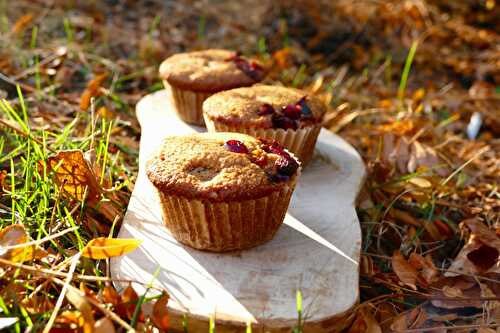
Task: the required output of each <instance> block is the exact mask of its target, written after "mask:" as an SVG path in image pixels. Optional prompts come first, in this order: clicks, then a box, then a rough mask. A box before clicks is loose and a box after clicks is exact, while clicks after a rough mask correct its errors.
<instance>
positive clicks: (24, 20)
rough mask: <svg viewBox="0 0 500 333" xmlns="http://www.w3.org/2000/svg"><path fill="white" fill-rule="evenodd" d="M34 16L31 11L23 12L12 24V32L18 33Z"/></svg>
mask: <svg viewBox="0 0 500 333" xmlns="http://www.w3.org/2000/svg"><path fill="white" fill-rule="evenodd" d="M33 19H34V16H33V14H32V13H28V14H24V15H23V16H21V17H20V18H19V19H18V20H17V21H16V23H14V25H13V26H12V30H11V31H12V32H13V33H15V34H19V33H21V32H23V31H24V29H26V27H27V26H28V25H29V24H30V23H31V22H32V21H33Z"/></svg>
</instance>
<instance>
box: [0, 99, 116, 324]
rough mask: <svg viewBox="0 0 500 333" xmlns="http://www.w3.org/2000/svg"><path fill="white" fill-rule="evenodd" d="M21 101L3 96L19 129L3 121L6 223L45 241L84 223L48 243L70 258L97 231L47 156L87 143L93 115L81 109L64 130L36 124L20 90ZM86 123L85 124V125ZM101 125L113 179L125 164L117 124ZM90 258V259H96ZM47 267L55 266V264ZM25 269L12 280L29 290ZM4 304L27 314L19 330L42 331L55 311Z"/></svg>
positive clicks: (4, 114) (0, 220) (0, 222)
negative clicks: (114, 139)
mask: <svg viewBox="0 0 500 333" xmlns="http://www.w3.org/2000/svg"><path fill="white" fill-rule="evenodd" d="M18 100H19V103H18V105H17V106H16V107H14V106H13V105H12V104H10V103H9V102H7V101H6V100H2V101H0V119H2V118H3V119H6V120H8V121H9V123H8V125H9V126H11V127H12V128H17V129H18V130H17V131H15V130H13V129H12V128H11V127H7V126H5V123H2V124H0V126H1V128H2V138H1V140H0V142H1V144H0V148H1V150H3V151H6V152H7V153H6V154H2V155H1V157H0V169H3V170H6V171H7V178H6V181H5V184H4V193H3V194H2V195H1V197H0V204H1V206H0V208H2V211H0V228H1V229H3V228H5V227H7V226H9V225H11V224H14V223H22V224H23V225H24V226H25V228H26V230H27V231H28V233H29V234H30V235H31V237H32V238H33V239H35V240H39V239H41V238H43V237H45V236H48V235H50V234H52V233H53V231H51V229H53V228H54V227H55V226H56V225H59V228H58V231H61V230H63V229H65V228H68V227H74V226H76V227H78V228H76V229H75V230H74V231H73V232H70V233H68V234H66V235H64V236H62V237H60V238H58V239H57V240H52V241H51V242H50V243H48V244H49V247H50V248H52V249H53V250H54V251H55V252H54V253H60V254H61V255H62V257H61V259H60V260H63V259H65V258H69V256H70V254H69V253H70V252H68V250H72V249H74V250H81V249H82V248H83V247H84V245H85V243H86V242H87V241H88V240H89V239H90V238H91V235H90V234H89V233H88V231H87V230H86V229H85V228H84V227H82V222H83V217H84V216H83V211H82V210H81V209H79V210H77V211H76V214H75V213H73V214H72V213H71V212H70V210H71V208H72V207H74V206H75V205H76V206H80V207H81V208H83V206H84V203H83V202H82V203H75V202H72V200H70V199H68V198H65V197H63V196H61V193H60V192H59V186H57V184H55V183H54V180H53V177H52V175H51V174H50V173H49V172H48V169H47V165H46V161H47V158H48V157H49V155H50V154H51V151H55V150H68V149H82V148H85V147H87V146H88V144H89V142H90V136H91V134H92V133H91V132H90V126H85V124H87V123H88V122H89V121H90V117H89V115H88V114H79V115H78V116H77V117H76V118H75V119H74V120H73V121H72V122H70V123H69V124H67V125H66V126H64V127H63V128H61V129H57V128H56V127H53V128H51V129H50V130H46V129H38V128H32V125H31V124H30V123H29V121H28V119H29V108H30V107H29V105H27V104H26V103H25V101H24V98H23V95H22V94H21V91H20V90H19V98H18ZM82 124H83V125H84V126H81V125H82ZM98 126H102V127H101V128H102V129H103V130H102V131H99V132H98V133H97V134H96V142H97V146H98V147H100V154H101V162H102V163H101V165H100V166H101V167H102V168H103V170H104V171H103V173H102V174H101V179H103V177H104V175H105V172H108V173H109V175H110V178H114V177H115V176H116V173H117V172H118V171H119V170H120V169H119V168H116V167H115V168H113V167H112V165H110V163H109V161H110V157H111V156H110V154H109V152H108V148H109V143H110V133H111V129H112V128H113V124H112V123H111V122H108V123H106V122H105V121H101V120H99V121H98ZM82 127H83V128H85V129H84V130H83V131H82V130H81V129H79V128H82ZM21 133H22V134H21ZM112 157H114V155H113V156H112ZM86 262H87V264H88V263H89V262H91V261H86ZM94 265H95V264H94ZM46 267H47V268H50V266H46ZM83 269H88V267H83V266H79V267H78V268H77V272H82V273H83ZM91 270H92V271H94V272H95V273H96V274H97V275H104V273H103V272H101V269H100V268H99V267H98V266H94V267H92V268H91ZM20 272H21V271H19V270H18V271H17V272H16V275H17V280H15V281H14V280H13V281H11V283H14V284H18V283H23V285H25V286H26V287H27V288H28V289H33V287H35V286H36V282H35V281H36V280H33V281H32V278H33V276H30V275H25V274H23V275H19V273H20ZM34 283H35V284H34ZM92 287H94V288H96V285H93V286H92V285H91V288H92ZM0 307H1V308H2V309H3V312H4V314H6V315H9V316H16V317H19V318H20V319H21V320H20V321H19V322H17V323H16V324H15V326H14V330H15V331H16V332H21V331H24V330H25V329H27V328H30V327H31V328H33V329H35V330H39V329H41V328H42V327H43V326H44V324H45V320H46V319H47V318H48V316H49V315H50V313H42V314H40V315H38V316H32V317H30V315H29V314H28V312H27V311H26V309H25V308H24V307H23V306H22V304H21V303H20V302H9V303H5V302H0Z"/></svg>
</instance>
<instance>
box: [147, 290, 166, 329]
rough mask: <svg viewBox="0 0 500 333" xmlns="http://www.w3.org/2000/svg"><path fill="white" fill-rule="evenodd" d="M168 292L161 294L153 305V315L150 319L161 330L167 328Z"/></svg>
mask: <svg viewBox="0 0 500 333" xmlns="http://www.w3.org/2000/svg"><path fill="white" fill-rule="evenodd" d="M169 298H170V297H169V296H168V294H163V295H162V296H161V297H160V298H159V299H158V300H157V301H156V303H155V305H154V306H153V315H152V317H151V319H152V320H153V323H154V324H155V326H156V327H157V328H158V329H160V330H163V331H166V330H167V329H168V309H167V303H168V300H169Z"/></svg>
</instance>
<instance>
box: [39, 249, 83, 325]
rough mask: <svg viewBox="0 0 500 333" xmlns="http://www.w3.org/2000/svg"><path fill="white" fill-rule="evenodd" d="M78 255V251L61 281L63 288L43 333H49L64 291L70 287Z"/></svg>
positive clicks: (64, 294)
mask: <svg viewBox="0 0 500 333" xmlns="http://www.w3.org/2000/svg"><path fill="white" fill-rule="evenodd" d="M80 256H81V254H80V253H78V254H76V255H75V256H74V257H73V258H72V260H71V266H70V268H69V270H68V275H67V276H66V280H65V281H64V283H63V288H62V290H61V293H60V294H59V298H58V299H57V302H56V305H55V306H54V309H53V310H52V314H51V315H50V318H49V321H48V322H47V325H46V326H45V328H44V329H43V333H49V332H50V330H51V329H52V325H54V322H55V320H56V318H57V315H58V313H59V309H60V308H61V306H62V302H63V300H64V297H65V296H66V292H67V291H68V288H70V287H71V286H70V283H71V280H72V279H73V273H74V272H75V269H76V265H77V264H78V261H79V260H80ZM85 333H88V332H87V331H86V332H85Z"/></svg>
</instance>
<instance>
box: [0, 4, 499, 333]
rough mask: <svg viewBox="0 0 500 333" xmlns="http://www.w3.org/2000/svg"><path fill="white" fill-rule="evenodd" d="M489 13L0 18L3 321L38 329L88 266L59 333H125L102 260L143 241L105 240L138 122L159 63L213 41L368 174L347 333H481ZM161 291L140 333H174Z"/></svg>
mask: <svg viewBox="0 0 500 333" xmlns="http://www.w3.org/2000/svg"><path fill="white" fill-rule="evenodd" d="M0 6H3V5H2V4H0ZM249 8H251V10H249ZM3 9H4V8H2V10H3ZM499 10H500V7H499V6H498V3H496V2H495V1H489V0H488V1H481V2H477V3H473V2H465V1H464V2H451V1H442V0H432V1H422V0H411V1H386V2H374V1H358V2H352V1H347V0H341V1H335V2H330V1H316V2H313V1H299V2H296V3H294V4H293V5H290V4H288V3H284V2H281V1H278V2H266V1H257V2H254V1H252V2H251V3H250V1H240V2H238V3H233V4H231V5H229V4H228V2H227V1H219V2H216V3H215V2H212V3H210V4H205V3H193V2H192V1H180V2H175V4H174V3H164V4H163V3H162V4H160V2H157V1H152V2H151V3H149V4H148V6H145V5H143V4H141V3H140V2H137V3H127V4H126V5H125V3H123V2H116V3H114V4H111V3H108V2H102V3H99V2H92V3H89V4H85V5H83V4H72V5H67V4H64V3H63V2H61V1H37V2H29V1H17V2H15V3H12V4H11V3H9V5H8V6H6V8H5V10H4V11H3V12H2V11H0V16H1V17H0V19H1V20H2V22H3V23H2V28H1V29H2V33H1V34H0V41H1V42H2V45H4V47H3V48H2V49H1V50H0V72H1V73H2V74H3V76H1V77H0V90H2V91H0V96H2V98H3V97H8V98H9V99H8V101H7V102H8V103H9V104H8V105H10V106H11V107H12V109H13V110H15V112H14V113H12V112H7V111H6V110H4V108H2V110H1V111H2V113H1V118H0V119H1V120H2V122H1V123H0V128H2V138H1V139H0V151H1V152H2V153H1V154H0V226H1V231H0V251H1V253H0V269H1V275H0V296H2V299H3V302H4V303H5V307H2V311H3V314H2V317H3V318H1V319H2V320H1V321H0V325H5V327H7V326H8V329H12V330H13V331H16V332H18V331H20V330H24V329H30V330H33V329H34V330H35V331H41V330H42V329H43V327H44V325H45V324H46V321H47V320H48V318H49V316H50V314H51V312H52V310H53V309H54V306H55V303H56V300H57V297H58V295H59V293H60V292H61V290H62V288H63V286H64V281H62V280H59V279H64V278H65V277H67V275H64V276H61V275H60V274H61V273H64V274H67V272H68V270H69V268H70V263H71V262H72V260H73V259H74V258H75V256H79V255H80V253H83V254H85V255H87V256H88V257H89V258H87V257H83V258H79V261H78V263H77V265H76V267H75V269H76V271H75V273H74V276H73V279H72V280H71V282H70V284H69V285H68V287H67V288H68V293H67V295H66V297H65V300H64V302H63V303H62V304H61V306H62V308H61V311H60V312H59V313H58V315H57V318H56V320H55V322H54V325H53V330H54V332H55V331H61V332H65V331H66V332H67V331H74V330H75V329H79V330H80V331H95V332H113V331H116V332H118V331H126V330H128V329H129V327H130V324H131V323H132V318H133V317H134V313H136V304H137V302H138V301H139V296H138V295H137V293H136V292H135V291H134V289H133V287H132V286H129V287H127V288H125V289H124V290H121V291H117V290H115V289H114V287H113V286H112V284H111V283H110V281H109V280H102V279H101V278H103V277H104V278H105V279H106V276H107V263H106V260H105V259H103V258H108V257H109V256H112V255H120V254H122V253H125V252H127V251H129V250H133V248H134V247H135V246H137V243H136V242H135V241H134V240H125V242H124V243H119V244H115V243H116V242H117V241H118V242H120V241H119V240H116V239H114V238H113V237H115V236H116V234H117V230H118V229H119V226H120V221H121V219H122V217H123V214H124V210H125V207H126V205H127V202H128V198H129V196H130V193H131V190H132V189H133V183H134V181H135V175H136V174H137V163H136V161H137V156H138V140H139V136H140V130H139V126H138V124H137V121H136V120H135V117H134V115H133V107H134V105H135V103H136V102H137V101H138V99H139V98H140V97H141V96H143V95H144V94H145V93H147V92H151V91H155V90H157V89H160V88H161V82H160V81H159V80H158V78H157V75H156V70H157V67H158V64H159V62H160V61H161V60H162V59H163V58H164V57H166V56H167V55H170V54H172V53H175V52H179V51H183V50H186V49H202V48H207V47H213V46H220V47H227V48H233V49H239V50H241V51H243V52H245V53H250V54H257V55H258V56H259V57H261V58H262V60H263V61H265V62H267V63H269V64H271V65H275V66H272V68H273V70H272V71H271V73H270V75H269V77H268V78H267V79H266V83H278V84H285V85H294V86H297V87H299V88H303V89H306V90H308V91H309V92H310V93H311V94H315V95H317V96H318V97H319V98H321V99H322V100H323V101H324V102H325V103H326V104H327V105H328V114H327V116H326V118H325V123H324V126H325V127H327V128H329V129H331V130H332V131H334V132H336V133H337V134H339V135H341V136H342V137H343V138H345V139H346V140H348V141H349V142H350V143H351V144H352V145H354V146H355V147H356V149H357V150H358V151H359V152H360V154H361V155H362V157H363V159H364V160H365V162H366V165H367V169H368V177H367V180H366V183H365V185H364V188H363V189H362V191H361V193H362V194H361V195H360V197H359V200H358V203H357V212H358V216H359V218H360V221H361V227H362V231H363V245H362V249H363V251H362V254H361V266H360V305H359V306H358V307H356V309H355V310H354V311H353V312H352V313H351V314H350V315H349V316H347V317H346V318H345V320H344V321H343V322H342V325H343V326H344V327H345V331H346V332H386V331H395V332H399V331H410V332H417V331H423V332H425V331H426V330H430V329H432V330H433V331H436V332H437V331H442V332H445V331H447V330H450V329H451V328H452V329H453V331H463V332H469V331H471V330H476V331H478V332H491V331H494V330H495V329H496V328H497V327H498V325H499V324H500V323H499V318H500V313H499V306H498V298H499V297H500V287H499V281H500V272H499V258H498V257H499V251H500V247H499V245H498V242H499V237H500V220H499V216H500V214H499V213H500V194H499V191H498V179H500V142H499V141H498V137H499V135H500V125H499V124H500V123H499V119H500V98H499V95H498V93H499V90H498V87H499V84H500V66H499V63H498V59H499V52H498V47H497V45H499V42H500V31H499V30H498V11H499ZM3 13H5V14H3ZM167 17H168V20H167V19H165V18H167ZM412 45H416V49H415V57H414V59H413V61H412V62H411V64H409V65H410V66H408V72H407V73H406V74H405V75H406V79H405V80H404V82H403V79H402V77H403V76H404V75H402V73H404V71H405V70H404V68H405V63H408V61H407V57H408V54H409V52H408V51H409V50H410V48H411V46H412ZM4 77H5V78H4ZM16 84H19V86H20V87H21V90H22V92H23V96H22V97H20V96H19V95H18V94H17V90H16V89H15V85H16ZM3 91H5V93H3ZM2 105H4V104H2ZM23 110H27V111H26V113H23ZM108 138H109V139H108ZM49 152H51V155H49ZM23 244H29V245H26V246H23ZM96 245H97V246H96ZM89 250H90V251H89ZM92 258H94V259H92ZM78 276H87V277H94V280H92V279H88V278H87V279H86V280H84V281H80V280H78V279H77V278H76V277H78ZM80 282H81V283H80ZM78 283H80V284H78ZM333 287H334V286H333ZM158 292H159V293H160V294H158V295H157V296H155V297H153V299H152V300H149V299H148V300H147V301H148V302H152V303H153V304H154V305H153V311H152V313H147V312H146V311H141V310H142V309H138V310H140V311H139V312H137V313H138V316H137V318H136V319H137V322H136V323H135V324H136V326H135V329H137V330H139V331H149V330H151V329H152V328H153V326H154V327H156V328H157V329H159V330H160V331H167V330H168V323H169V321H168V309H167V304H168V300H169V296H168V293H166V291H164V290H158ZM305 296H306V297H307V296H308V295H305ZM309 296H311V297H313V295H309ZM142 306H143V305H141V307H142ZM12 318H15V319H12ZM27 318H29V320H28V319H27ZM9 325H10V326H9Z"/></svg>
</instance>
